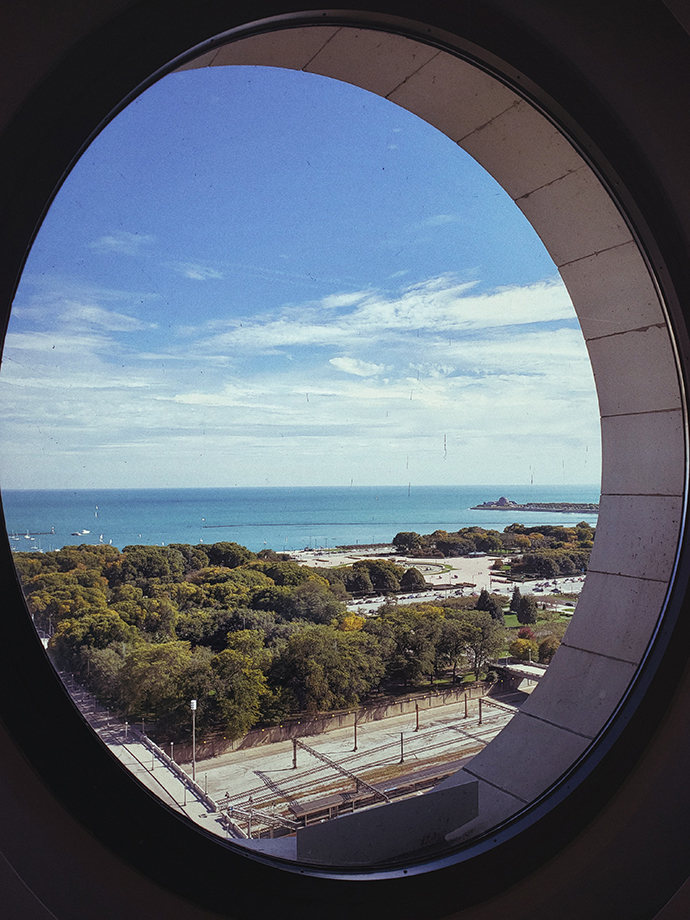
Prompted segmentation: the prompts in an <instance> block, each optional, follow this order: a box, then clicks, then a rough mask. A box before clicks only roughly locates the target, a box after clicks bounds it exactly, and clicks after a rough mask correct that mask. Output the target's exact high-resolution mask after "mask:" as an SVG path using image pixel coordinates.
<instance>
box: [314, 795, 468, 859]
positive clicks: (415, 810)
mask: <svg viewBox="0 0 690 920" xmlns="http://www.w3.org/2000/svg"><path fill="white" fill-rule="evenodd" d="M477 814H478V792H477V784H476V783H466V784H463V785H459V786H454V787H452V788H448V789H441V790H439V789H434V790H432V792H430V793H427V795H422V796H415V797H413V798H409V799H402V800H401V801H399V802H391V803H389V804H385V805H379V806H377V807H375V808H368V809H365V810H363V811H358V812H354V813H353V814H349V815H341V816H340V817H338V818H334V819H333V820H331V821H323V822H321V823H320V824H312V825H309V826H308V827H301V828H299V829H298V830H297V859H298V860H299V861H301V862H310V863H318V864H321V865H329V866H353V865H360V866H361V865H372V864H375V863H380V862H384V861H386V860H390V859H394V858H395V857H396V856H402V855H404V854H405V853H412V852H414V851H415V850H419V849H422V848H424V847H428V846H433V845H435V844H441V843H443V842H444V841H445V837H446V835H447V834H449V833H450V832H452V831H453V830H454V829H456V828H458V827H460V826H461V825H463V824H466V823H467V822H468V821H471V820H472V819H473V818H476V817H477Z"/></svg>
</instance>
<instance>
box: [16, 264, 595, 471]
mask: <svg viewBox="0 0 690 920" xmlns="http://www.w3.org/2000/svg"><path fill="white" fill-rule="evenodd" d="M476 288H477V286H476V285H472V284H465V283H461V282H458V281H457V280H455V279H453V278H448V277H446V278H435V279H430V280H429V281H427V282H423V283H418V284H415V285H410V286H408V287H406V288H404V289H402V290H401V291H400V292H399V293H397V294H384V293H381V292H378V291H356V292H351V293H348V292H341V293H339V294H336V295H331V296H330V297H328V298H324V300H323V301H321V302H319V303H313V302H311V303H308V304H305V305H303V306H300V307H298V306H290V307H289V308H285V309H283V310H282V311H279V312H275V313H273V314H271V315H268V314H266V315H263V316H257V315H253V316H252V315H246V316H240V317H236V318H235V319H234V320H233V323H232V324H230V323H228V322H227V321H226V320H223V321H220V320H216V321H214V322H213V324H207V325H206V326H204V327H199V326H197V327H189V328H187V329H185V335H184V337H181V336H180V335H179V332H180V330H179V328H176V327H167V326H164V325H162V326H161V328H156V329H155V331H151V330H153V329H154V327H152V326H151V325H150V324H147V323H145V322H143V321H142V320H139V319H138V318H137V317H136V316H133V315H130V313H125V312H115V311H109V310H106V309H104V308H103V307H101V306H99V305H98V304H97V302H96V299H95V298H94V299H91V298H87V297H82V298H80V297H72V298H69V299H68V298H62V299H60V298H58V297H57V296H55V297H54V298H53V300H52V302H51V303H50V304H49V305H48V306H46V307H45V309H44V310H43V311H40V310H38V309H36V311H34V312H33V313H32V314H30V315H29V316H27V317H25V318H24V319H21V321H20V322H18V323H17V328H18V330H21V331H15V328H13V327H11V332H10V334H9V335H8V337H7V343H6V361H5V362H4V363H3V369H2V378H1V381H0V382H1V383H2V397H3V398H2V402H1V406H2V429H3V432H4V434H5V443H7V444H8V445H12V444H22V445H23V454H22V456H23V457H24V460H23V463H24V464H25V466H24V467H22V466H21V464H20V462H19V460H18V459H15V460H11V461H10V460H9V459H8V460H7V463H8V464H9V463H10V462H11V469H13V470H14V473H13V474H12V475H14V477H15V481H17V479H18V478H20V479H21V481H22V482H25V483H26V482H27V481H28V476H29V473H28V467H27V466H26V464H32V463H34V460H33V459H32V458H34V457H35V458H36V459H35V473H34V476H35V481H42V480H41V478H40V477H41V475H42V473H41V470H43V469H44V468H46V467H45V466H44V464H48V465H49V466H50V465H51V464H52V467H51V468H54V469H57V468H58V467H59V464H60V463H63V465H64V470H63V475H64V476H65V477H67V479H65V480H64V481H65V482H67V480H68V479H69V476H70V475H71V474H70V470H71V468H72V466H74V461H72V466H70V464H69V463H64V461H62V460H60V457H64V456H69V457H72V458H75V457H77V456H78V457H79V458H80V463H81V458H82V457H83V464H84V469H87V468H88V469H92V470H93V475H94V476H95V477H96V479H98V477H99V476H100V481H103V479H104V477H106V478H107V477H108V475H109V470H110V469H114V467H112V464H122V465H123V466H122V469H123V470H125V472H126V469H129V470H134V471H135V473H134V477H135V478H132V479H130V480H129V482H132V483H134V482H138V481H144V480H146V477H147V476H149V473H148V472H147V470H156V471H160V470H161V469H163V468H166V469H170V471H171V472H172V473H174V472H175V470H176V469H177V467H176V465H175V462H173V460H172V459H170V458H173V457H176V456H178V455H182V454H184V456H186V457H188V458H189V459H188V464H189V465H188V467H187V468H186V475H187V476H188V477H191V478H190V479H189V481H190V482H198V481H201V480H202V479H203V478H204V477H205V480H204V481H208V482H210V481H211V480H213V477H214V475H216V473H215V472H214V469H212V468H211V467H210V466H209V464H213V463H215V464H216V467H215V470H216V471H217V470H218V469H225V463H224V460H223V457H225V456H227V457H232V458H234V459H233V463H234V469H235V470H236V473H235V474H233V475H235V476H236V477H238V478H241V479H242V481H243V482H244V483H245V484H249V483H250V481H252V480H253V481H258V477H260V476H265V477H268V476H269V475H273V476H275V471H276V470H281V471H285V470H287V469H289V470H292V471H293V473H294V477H296V478H295V484H297V480H299V481H300V482H301V484H306V482H302V479H304V478H305V477H307V478H309V481H315V478H314V477H316V476H317V473H318V471H317V470H316V467H318V464H319V463H321V464H324V463H326V461H328V464H336V461H337V463H341V462H342V464H343V466H342V469H341V468H340V467H337V466H336V465H333V466H332V467H331V466H330V465H329V470H331V468H332V469H333V472H332V473H329V474H328V475H329V476H333V477H335V475H336V471H338V470H339V471H340V472H338V475H340V474H341V473H342V475H343V476H346V477H347V478H348V481H349V477H351V476H352V475H353V474H352V470H353V469H354V470H356V471H357V474H358V475H359V474H360V473H361V474H362V475H361V476H360V479H363V478H364V474H365V473H367V472H368V475H369V479H370V480H371V481H372V482H374V481H382V480H381V479H380V478H377V477H378V476H383V475H384V473H383V472H382V471H386V472H385V476H386V477H388V478H389V479H390V480H391V481H392V480H393V479H394V478H395V476H398V475H399V476H402V477H403V478H405V477H406V475H407V471H406V469H405V468H404V462H405V458H406V457H407V456H408V455H409V457H410V467H411V470H412V468H414V469H416V471H417V472H416V473H415V474H414V475H415V476H416V477H417V481H419V482H422V481H424V482H434V481H438V482H444V481H449V482H450V481H472V479H475V480H477V481H478V477H480V478H481V477H484V476H489V475H490V474H491V475H494V473H496V475H498V474H499V473H500V471H501V470H505V471H507V472H506V473H505V476H508V479H510V476H509V475H508V472H510V471H511V470H513V469H516V468H517V467H516V466H515V464H518V463H521V462H523V460H524V462H525V463H530V464H533V465H534V464H536V463H537V459H538V460H539V462H541V460H542V459H543V462H544V463H546V462H547V461H546V459H545V458H549V457H551V458H554V457H555V458H556V459H554V460H553V463H552V467H553V469H555V468H556V466H554V464H556V461H557V466H558V470H559V471H560V465H561V462H562V460H561V454H564V455H565V456H566V458H568V457H570V458H575V457H579V456H580V455H579V453H578V451H582V452H583V455H584V446H583V445H584V444H588V445H590V446H591V454H588V460H589V462H590V463H591V466H592V468H593V470H594V472H593V476H596V464H597V461H598V437H599V435H598V416H597V411H596V396H595V392H594V387H593V382H592V373H591V368H590V365H589V361H588V357H587V353H586V349H585V346H584V342H583V339H582V335H581V333H580V331H579V329H577V328H576V327H574V325H573V318H574V312H573V311H572V307H571V306H570V302H569V300H568V296H567V293H566V292H565V290H564V289H563V288H562V287H559V286H558V285H557V284H554V283H553V282H543V283H540V284H536V285H530V286H529V287H526V288H509V289H503V290H499V291H494V292H490V293H483V294H482V293H479V292H477V289H476ZM334 307H335V308H336V309H333V308H334ZM131 312H132V313H133V312H134V311H133V310H132V311H131ZM554 320H555V321H556V322H554ZM549 323H550V324H551V325H549ZM49 325H52V326H54V328H48V326H49ZM131 333H139V337H138V338H137V337H133V336H131V335H130V334H131ZM143 361H146V362H149V363H148V364H142V362H143ZM37 426H40V432H39V431H38V428H37ZM444 435H446V436H447V441H448V457H449V460H448V461H447V462H445V461H444V451H443V448H442V444H443V437H444ZM439 445H441V446H439ZM12 450H14V448H11V446H10V447H8V448H7V451H10V453H11V452H12ZM7 451H6V452H5V456H6V457H9V454H8V453H7ZM559 451H560V452H561V454H559V453H558V452H559ZM168 455H169V457H168ZM12 456H14V454H13V455H12ZM17 456H18V455H17ZM166 457H168V459H165V458H166ZM51 458H52V459H51ZM192 458H196V459H192ZM202 458H205V459H202ZM319 458H320V459H319ZM338 458H340V459H338ZM374 458H376V459H375V460H374ZM521 458H522V459H521ZM535 458H537V459H535ZM451 460H452V461H453V463H455V464H456V467H454V468H451V467H450V463H451ZM159 461H160V462H159ZM161 462H162V463H163V465H161ZM401 462H402V463H403V468H402V469H399V467H400V463H401ZM551 462H552V461H551V460H549V463H551ZM573 462H574V461H573ZM578 462H579V461H578ZM166 464H167V466H166ZM218 464H220V466H218ZM315 465H316V466H315ZM374 466H375V469H374ZM125 467H126V469H125ZM346 467H347V469H346ZM32 468H33V467H32ZM79 468H80V469H81V468H82V467H81V465H80V467H79ZM118 468H119V467H118ZM180 469H182V467H181V466H180ZM271 470H272V471H273V473H271ZM377 471H379V472H377ZM390 471H393V472H390ZM395 471H397V472H395ZM80 475H81V473H80ZM84 475H86V474H84ZM89 475H91V474H89ZM123 475H124V473H123ZM176 475H178V474H176ZM179 475H181V474H179ZM291 475H293V474H292V473H291ZM550 475H551V476H552V478H553V476H554V475H556V474H555V473H553V472H552V473H551V474H550ZM300 476H301V477H302V479H300ZM318 476H321V477H322V480H321V481H325V480H326V479H327V478H328V476H326V474H325V473H323V472H322V473H318ZM410 476H412V472H411V471H410ZM505 476H503V474H501V475H498V478H499V479H500V478H502V477H503V478H505ZM136 477H138V478H136ZM391 477H392V478H391ZM591 478H592V477H590V479H591ZM8 481H9V480H8ZM53 481H54V480H53ZM396 481H397V480H396ZM483 481H488V480H486V479H484V480H483Z"/></svg>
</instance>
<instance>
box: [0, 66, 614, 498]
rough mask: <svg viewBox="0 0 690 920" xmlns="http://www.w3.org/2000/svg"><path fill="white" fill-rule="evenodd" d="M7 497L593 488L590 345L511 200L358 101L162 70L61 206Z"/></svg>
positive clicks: (290, 80) (14, 378)
mask: <svg viewBox="0 0 690 920" xmlns="http://www.w3.org/2000/svg"><path fill="white" fill-rule="evenodd" d="M0 397H1V399H0V434H1V435H2V445H3V446H2V452H1V453H0V469H1V473H2V477H1V482H2V485H3V486H4V487H6V488H36V487H44V488H62V487H64V488H87V487H99V488H103V487H107V486H113V487H127V486H131V487H148V486H151V487H152V486H232V485H262V484H270V485H276V486H278V485H310V484H314V485H341V484H348V483H350V482H351V481H354V482H355V483H356V484H358V485H396V484H401V483H402V484H407V483H408V482H412V483H413V484H417V485H422V484H455V483H458V484H467V483H482V482H486V483H496V482H501V481H503V482H506V483H521V482H529V480H530V478H531V477H532V476H534V482H535V484H537V483H543V484H558V483H561V482H564V483H583V484H589V483H594V484H596V483H597V482H598V480H599V472H600V447H599V426H598V417H597V406H596V396H595V392H594V385H593V380H592V374H591V369H590V366H589V362H588V358H587V354H586V349H585V347H584V343H583V340H582V335H581V332H580V330H579V326H578V324H577V320H576V318H575V314H574V311H573V309H572V306H571V304H570V301H569V298H568V295H567V292H566V291H565V288H564V287H563V285H562V284H561V283H560V281H559V279H558V275H557V272H556V270H555V267H554V265H553V263H552V262H551V260H550V258H549V257H548V254H547V253H546V251H545V250H544V248H543V246H542V244H541V243H540V241H539V239H538V238H537V236H536V234H535V233H534V231H533V230H532V229H531V228H530V226H529V224H528V223H527V222H526V221H525V219H524V218H523V217H522V215H521V214H520V212H519V210H518V209H517V207H516V206H515V205H514V204H513V203H512V202H511V201H510V199H509V198H508V196H507V195H505V193H504V192H503V191H502V190H501V189H500V188H499V187H498V186H497V185H496V183H495V182H494V181H493V180H492V179H491V178H490V177H489V176H488V175H487V174H486V173H485V172H484V171H483V170H482V169H481V168H480V167H479V166H478V165H477V164H476V163H474V161H473V160H472V159H471V158H470V157H469V156H468V155H467V154H465V153H464V152H463V151H462V150H460V149H459V148H458V147H457V146H456V145H455V144H453V143H452V142H451V141H450V140H448V139H447V138H446V137H444V136H443V135H441V134H439V133H438V132H437V131H435V129H433V128H431V127H429V126H428V125H426V124H425V123H424V122H421V121H420V120H419V119H417V118H416V117H415V116H413V115H411V114H410V113H408V112H406V111H405V110H403V109H400V108H398V107H397V106H395V105H393V104H392V103H390V102H387V101H386V100H383V99H380V98H378V97H376V96H373V95H371V94H369V93H366V92H365V91H363V90H360V89H357V88H355V87H352V86H348V85H345V84H341V83H338V82H336V81H333V80H330V79H327V78H324V77H319V76H316V75H313V74H306V73H295V72H290V71H282V70H278V69H268V68H255V67H233V68H222V67H218V68H210V69H206V70H197V71H185V72H183V73H178V74H172V75H170V76H168V77H166V78H164V79H163V80H162V81H161V82H160V83H158V84H157V85H156V86H154V87H153V88H152V89H150V90H148V91H147V92H146V93H144V94H143V95H142V96H141V97H139V99H137V100H136V101H135V102H134V103H132V104H131V105H130V106H129V107H128V109H127V110H125V111H124V112H123V113H122V114H120V115H119V116H118V117H117V118H116V119H115V120H114V121H113V122H111V123H110V125H109V126H108V127H107V128H106V129H105V130H104V131H103V132H102V133H101V135H100V136H99V137H98V138H97V139H96V140H95V141H94V143H93V144H92V145H91V146H90V148H89V149H88V150H87V151H86V153H85V154H84V155H83V157H82V158H81V160H80V161H79V163H78V164H77V166H76V167H75V168H74V170H73V171H72V173H71V174H70V175H69V177H68V178H67V180H66V182H65V184H64V185H63V187H62V189H61V190H60V192H59V193H58V195H57V197H56V199H55V202H54V204H53V205H52V207H51V209H50V212H49V214H48V216H47V218H46V220H45V221H44V224H43V227H42V228H41V230H40V232H39V235H38V238H37V241H36V243H35V245H34V247H33V250H32V252H31V255H30V258H29V260H28V263H27V266H26V269H25V272H24V275H23V278H22V282H21V284H20V288H19V290H18V292H17V296H16V299H15V304H14V308H13V313H12V319H11V323H10V330H9V334H8V337H7V341H6V346H5V353H4V357H3V365H2V374H1V375H0Z"/></svg>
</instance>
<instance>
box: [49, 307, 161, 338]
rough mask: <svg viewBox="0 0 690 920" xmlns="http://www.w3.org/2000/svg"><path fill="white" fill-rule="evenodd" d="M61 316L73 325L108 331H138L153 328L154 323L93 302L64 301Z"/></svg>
mask: <svg viewBox="0 0 690 920" xmlns="http://www.w3.org/2000/svg"><path fill="white" fill-rule="evenodd" d="M61 317H62V319H63V320H65V321H67V322H69V323H71V324H73V325H78V326H83V325H89V326H100V327H101V328H102V329H105V330H107V331H108V332H138V331H140V330H142V329H155V324H154V323H145V322H143V321H142V320H140V319H138V318H137V317H136V316H128V315H127V314H125V313H116V312H115V311H114V310H105V309H104V308H103V307H99V306H96V305H95V304H84V303H75V302H72V303H66V304H65V306H64V307H63V309H62V314H61Z"/></svg>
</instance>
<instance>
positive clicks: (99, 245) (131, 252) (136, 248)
mask: <svg viewBox="0 0 690 920" xmlns="http://www.w3.org/2000/svg"><path fill="white" fill-rule="evenodd" d="M154 240H155V237H154V236H151V235H150V234H146V233H129V232H127V231H126V230H117V231H115V233H111V234H108V235H106V236H100V237H99V238H98V239H97V240H94V241H93V242H92V243H91V244H90V248H91V249H93V250H94V251H95V252H101V253H114V254H116V255H121V256H137V255H139V254H140V253H141V251H142V249H145V248H146V247H147V246H149V245H150V244H151V243H153V242H154Z"/></svg>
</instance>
